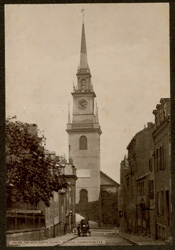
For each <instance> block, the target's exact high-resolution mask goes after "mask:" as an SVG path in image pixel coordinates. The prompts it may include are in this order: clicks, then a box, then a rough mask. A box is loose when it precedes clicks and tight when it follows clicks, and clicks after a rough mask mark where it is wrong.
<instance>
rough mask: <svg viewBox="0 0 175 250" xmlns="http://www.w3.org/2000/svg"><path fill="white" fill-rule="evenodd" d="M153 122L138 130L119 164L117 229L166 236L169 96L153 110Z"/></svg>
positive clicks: (168, 220)
mask: <svg viewBox="0 0 175 250" xmlns="http://www.w3.org/2000/svg"><path fill="white" fill-rule="evenodd" d="M153 114H154V115H155V124H153V123H148V124H147V127H146V128H144V129H143V130H141V131H140V132H138V133H137V134H136V135H135V136H134V137H133V139H132V140H131V142H130V143H129V145H128V147H127V149H128V158H126V157H125V158H124V160H123V161H122V162H121V166H120V180H121V186H120V204H119V210H120V216H121V220H120V230H121V231H127V232H132V233H137V234H143V235H148V236H150V237H152V238H153V239H163V240H165V239H168V238H169V237H171V235H172V233H171V229H172V222H171V221H172V220H171V218H172V215H171V213H172V212H171V211H172V205H171V160H170V159H171V158H170V157H171V137H170V99H169V98H162V99H161V100H160V104H158V105H157V106H156V110H154V111H153Z"/></svg>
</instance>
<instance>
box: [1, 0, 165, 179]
mask: <svg viewBox="0 0 175 250" xmlns="http://www.w3.org/2000/svg"><path fill="white" fill-rule="evenodd" d="M83 7H84V9H85V11H84V22H85V33H86V45H87V56H88V64H89V67H90V70H91V74H92V83H93V87H94V91H95V93H96V95H97V97H96V101H97V103H98V111H99V122H100V125H101V129H102V132H103V133H102V135H101V170H102V171H103V172H104V173H106V174H107V175H109V176H110V177H112V178H113V179H114V180H116V181H117V182H120V162H121V161H122V160H123V158H124V155H125V154H127V149H126V148H127V145H128V144H129V142H130V141H131V139H132V138H133V137H134V135H135V134H136V133H137V132H138V131H140V130H142V129H143V128H144V125H145V124H147V122H154V115H153V114H152V111H153V110H154V109H155V108H156V105H157V104H158V103H159V101H160V99H161V98H163V97H170V73H169V72H170V68H169V4H168V3H149V4H148V3H145V4H144V3H141V4H136V3H135V4H134V3H131V4H126V3H125V4H49V5H48V4H42V5H40V4H36V5H35V4H32V5H30V4H26V5H23V4H20V5H15V4H14V5H6V7H5V70H6V76H5V77H6V79H5V84H6V116H7V117H8V116H14V115H16V116H17V119H18V120H20V121H23V122H27V123H35V124H37V125H38V128H39V129H40V130H41V131H44V132H43V133H44V135H45V137H46V139H47V144H46V147H47V149H48V150H51V151H55V152H56V153H57V154H58V155H65V156H68V134H67V132H66V124H67V117H68V102H69V103H70V107H71V112H72V109H73V107H72V105H73V99H72V95H71V92H72V90H73V82H74V83H76V82H77V78H76V73H77V67H78V65H79V62H80V43H81V30H82V12H81V10H82V8H83Z"/></svg>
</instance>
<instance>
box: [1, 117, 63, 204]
mask: <svg viewBox="0 0 175 250" xmlns="http://www.w3.org/2000/svg"><path fill="white" fill-rule="evenodd" d="M38 132H40V131H39V130H38V129H37V126H36V125H31V124H27V123H23V122H20V121H17V120H16V119H15V117H13V118H8V119H7V120H6V166H7V178H6V184H7V206H8V205H9V204H10V203H11V202H27V203H30V204H34V205H37V204H38V202H39V201H40V200H41V201H43V202H44V203H45V204H46V206H49V205H50V203H49V200H50V197H52V196H53V194H52V193H53V191H58V190H59V189H61V188H62V187H66V182H65V179H64V176H59V175H58V174H57V173H58V172H57V171H56V164H55V162H54V161H53V160H51V159H49V158H46V156H45V150H44V145H45V138H44V136H43V135H40V136H39V135H38Z"/></svg>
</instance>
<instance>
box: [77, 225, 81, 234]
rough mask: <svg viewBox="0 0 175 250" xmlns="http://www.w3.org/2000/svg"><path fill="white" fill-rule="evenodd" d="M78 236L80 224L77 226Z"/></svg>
mask: <svg viewBox="0 0 175 250" xmlns="http://www.w3.org/2000/svg"><path fill="white" fill-rule="evenodd" d="M77 231H78V236H80V224H78V226H77Z"/></svg>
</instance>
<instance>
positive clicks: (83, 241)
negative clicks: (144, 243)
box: [59, 229, 133, 246]
mask: <svg viewBox="0 0 175 250" xmlns="http://www.w3.org/2000/svg"><path fill="white" fill-rule="evenodd" d="M59 245H60V246H102V245H107V246H109V245H110V246H112V245H113V246H114V245H115V246H116V245H133V244H132V243H131V242H130V241H127V240H126V239H123V238H122V237H120V236H119V234H118V233H117V232H116V231H115V230H113V229H92V230H91V236H89V235H88V236H84V237H76V238H74V239H72V240H69V241H67V242H64V243H62V244H59Z"/></svg>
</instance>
